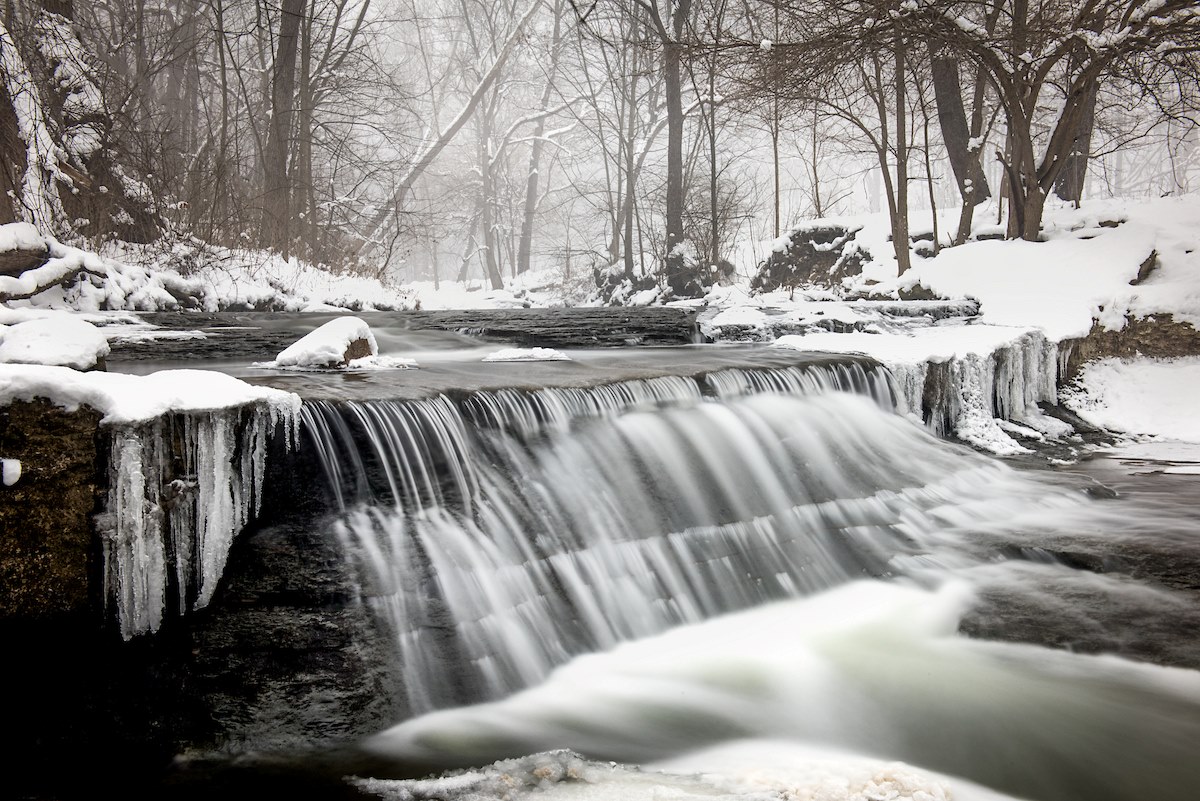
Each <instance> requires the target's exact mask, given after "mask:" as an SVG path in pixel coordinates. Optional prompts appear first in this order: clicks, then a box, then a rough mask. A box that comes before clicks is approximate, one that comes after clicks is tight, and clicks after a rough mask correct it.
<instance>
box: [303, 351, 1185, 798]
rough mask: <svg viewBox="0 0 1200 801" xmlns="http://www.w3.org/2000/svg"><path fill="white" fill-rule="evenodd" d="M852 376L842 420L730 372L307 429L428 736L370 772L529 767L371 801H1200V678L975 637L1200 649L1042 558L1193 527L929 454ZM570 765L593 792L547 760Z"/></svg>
mask: <svg viewBox="0 0 1200 801" xmlns="http://www.w3.org/2000/svg"><path fill="white" fill-rule="evenodd" d="M1014 359H1016V361H1013V362H1012V363H1011V364H1009V363H1007V362H1006V363H1004V364H999V363H997V364H993V365H991V366H990V367H988V370H987V373H988V375H987V376H986V378H987V381H988V382H990V383H989V386H988V387H987V394H988V397H990V398H991V400H990V401H989V402H990V403H993V404H1000V405H999V406H994V408H1002V409H1006V410H1009V411H1010V412H1011V411H1012V410H1014V409H1016V408H1017V404H1025V408H1026V409H1027V410H1028V409H1030V408H1036V407H1035V406H1032V405H1031V404H1032V403H1033V400H1035V399H1036V397H1037V392H1038V391H1040V390H1031V389H1030V385H1029V382H1028V381H1027V379H1028V378H1029V376H1028V375H1027V373H1028V372H1029V371H1030V370H1031V369H1032V368H1030V366H1029V364H1028V363H1027V362H1026V361H1025V358H1024V356H1022V357H1021V358H1020V359H1017V356H1016V355H1014ZM1005 365H1007V366H1005ZM1018 368H1019V369H1018ZM847 369H848V370H850V372H847V373H846V374H845V375H846V376H850V378H843V379H838V381H837V382H835V383H834V384H833V386H834V387H835V389H834V390H833V391H831V390H830V388H829V387H830V386H831V385H830V384H827V383H825V379H824V378H818V379H816V380H813V379H812V377H811V376H805V375H790V374H789V373H788V371H776V372H775V373H771V372H768V371H762V372H760V373H754V374H749V373H746V374H740V371H724V372H723V373H722V374H720V375H719V376H718V377H717V378H714V377H712V376H709V377H708V378H707V379H706V380H705V382H704V383H703V385H699V384H696V383H694V382H692V383H689V381H688V380H680V381H674V380H672V381H670V382H661V383H654V382H648V383H647V384H645V385H641V384H639V385H636V386H627V387H624V388H621V389H615V390H614V389H605V390H603V391H601V392H593V391H591V390H569V391H562V392H561V393H560V391H558V390H542V391H540V392H535V393H524V392H505V393H475V394H472V395H470V396H467V397H466V398H464V399H462V400H458V401H453V400H451V399H449V398H445V397H443V398H439V399H437V400H435V401H431V402H422V403H395V404H381V403H376V404H363V405H361V406H359V407H355V408H352V409H350V410H349V411H348V413H347V414H346V415H341V414H338V410H337V409H336V408H335V407H332V406H316V405H313V406H311V407H306V408H305V422H306V425H307V426H308V427H309V429H310V431H312V432H314V434H315V435H316V436H317V439H318V440H319V441H320V443H321V444H320V453H321V454H322V458H323V459H324V460H325V464H326V470H327V472H328V475H329V477H330V480H331V483H332V485H333V486H334V487H335V488H336V493H337V496H336V497H337V499H338V500H339V503H340V504H341V505H342V507H343V509H344V512H343V514H342V515H341V516H340V519H339V521H338V525H337V530H338V532H339V534H340V536H341V537H342V538H343V542H344V543H345V544H346V546H347V549H348V552H349V553H350V554H351V556H352V557H353V558H354V560H355V562H354V564H355V565H356V566H357V568H358V569H359V571H360V576H361V579H362V593H363V597H364V600H365V601H366V602H368V603H370V604H371V605H372V606H374V607H375V608H376V609H377V610H378V611H379V612H380V615H381V617H382V618H383V619H384V620H385V621H386V626H385V627H386V628H387V630H388V631H389V633H390V636H392V637H393V638H394V640H395V642H396V647H397V654H398V658H399V659H400V663H401V665H402V667H403V670H404V681H405V686H404V687H403V690H404V692H405V693H407V697H408V700H409V704H410V708H411V710H412V711H414V712H420V711H423V710H439V711H430V712H428V714H424V715H421V716H419V717H416V718H413V719H411V720H409V721H407V722H405V723H402V724H400V725H398V726H397V727H395V728H393V729H391V730H389V731H387V732H384V733H382V734H380V735H378V736H377V737H375V738H372V739H371V740H370V741H369V742H368V743H367V746H366V747H367V748H368V750H369V751H370V752H371V753H372V754H374V755H375V756H377V757H380V758H383V759H385V760H387V761H391V762H393V763H394V764H396V765H400V766H404V765H413V766H421V768H420V769H421V770H422V771H424V770H428V769H430V768H439V767H440V768H463V767H466V766H486V765H488V763H492V762H494V761H495V760H515V761H503V762H499V763H497V764H495V765H492V766H490V767H484V768H474V769H472V770H470V771H468V772H466V773H461V774H455V775H450V776H447V777H444V778H441V779H429V780H420V781H411V780H410V781H401V782H395V781H387V780H376V779H369V778H364V779H363V780H362V781H361V782H360V783H359V784H358V786H359V789H361V790H363V791H365V792H367V793H370V794H374V795H377V796H379V797H382V798H398V799H401V798H402V799H413V798H440V799H457V798H461V799H488V798H497V799H499V798H523V797H526V796H534V795H536V796H538V797H542V796H547V797H550V798H558V799H565V800H566V801H583V800H584V799H605V801H610V800H614V799H656V801H659V800H661V799H668V798H683V799H687V798H723V799H731V801H732V800H733V799H737V800H738V801H764V800H765V799H813V800H814V801H816V800H817V799H820V800H821V801H842V799H854V800H855V801H868V799H884V798H888V799H912V800H913V801H932V800H933V799H949V798H955V799H980V801H983V800H985V799H986V800H987V801H994V799H999V798H1008V797H1014V798H1028V799H1038V801H1076V800H1077V801H1132V800H1133V799H1139V800H1140V799H1145V798H1153V799H1155V801H1175V800H1176V799H1179V801H1182V800H1183V799H1190V798H1193V797H1195V795H1196V791H1197V788H1198V787H1200V761H1197V760H1195V759H1194V743H1196V742H1200V674H1198V673H1196V672H1195V671H1190V670H1180V669H1171V668H1165V667H1158V666H1154V665H1150V664H1142V663H1136V662H1133V661H1129V660H1126V659H1121V658H1118V657H1115V656H1087V655H1082V654H1074V653H1070V652H1068V651H1065V650H1051V649H1048V648H1045V647H1040V646H1034V645H1021V644H1013V643H1003V642H986V641H981V640H972V639H968V638H966V637H964V636H962V635H961V634H959V633H958V632H959V628H960V625H961V624H963V621H964V618H966V619H968V620H969V619H972V616H974V619H975V620H978V619H979V618H980V617H982V618H983V619H985V620H986V619H987V616H988V615H989V614H993V611H992V610H993V609H994V608H995V607H994V606H993V604H995V602H996V596H997V594H999V595H1000V596H1001V599H1002V600H1007V601H1014V600H1015V601H1019V602H1020V603H1025V604H1027V605H1026V606H1024V607H1022V606H1020V604H1018V605H1017V607H1015V608H1018V609H1025V610H1029V609H1032V610H1033V612H1031V613H1030V614H1034V615H1036V614H1046V615H1048V616H1052V618H1053V619H1047V620H1046V621H1044V622H1045V624H1046V625H1047V626H1052V625H1053V624H1056V623H1062V624H1063V630H1066V631H1067V632H1068V633H1070V634H1082V633H1087V632H1089V631H1092V630H1095V631H1099V632H1102V633H1103V632H1105V629H1106V627H1107V626H1109V624H1110V623H1112V622H1113V621H1120V622H1122V624H1123V625H1136V620H1137V619H1138V616H1139V615H1142V616H1145V615H1155V614H1158V613H1160V612H1161V613H1162V614H1165V615H1183V614H1185V613H1186V609H1187V608H1188V605H1189V603H1190V601H1189V599H1190V598H1191V596H1188V595H1185V594H1179V593H1174V592H1171V591H1168V590H1165V589H1162V588H1158V587H1154V586H1151V585H1149V584H1145V583H1137V582H1133V581H1132V580H1130V579H1128V578H1122V577H1120V576H1110V575H1105V574H1100V573H1090V572H1084V571H1081V570H1078V569H1076V568H1072V567H1069V566H1068V565H1067V564H1063V563H1062V562H1060V561H1058V560H1057V559H1056V558H1055V556H1054V555H1053V553H1054V551H1053V549H1054V548H1060V549H1066V551H1068V552H1069V551H1070V550H1071V549H1083V552H1084V553H1093V552H1095V551H1094V549H1095V547H1096V546H1095V543H1096V541H1098V540H1105V541H1107V542H1109V543H1110V544H1120V543H1122V542H1125V541H1130V542H1132V541H1135V540H1141V539H1144V538H1145V539H1148V540H1151V541H1158V542H1161V543H1167V542H1169V539H1164V537H1165V536H1167V535H1166V532H1167V531H1168V530H1170V531H1173V532H1176V533H1178V532H1184V533H1185V534H1186V533H1188V532H1191V533H1193V534H1194V529H1195V527H1194V525H1193V524H1190V523H1189V524H1187V525H1183V526H1182V528H1181V527H1180V519H1179V518H1178V517H1177V516H1174V513H1169V514H1168V513H1164V514H1163V515H1162V516H1160V515H1159V512H1155V511H1152V510H1149V509H1148V508H1139V507H1135V506H1130V505H1128V504H1121V503H1115V502H1114V503H1111V504H1108V505H1106V504H1105V503H1101V502H1097V501H1094V500H1092V499H1091V498H1090V497H1089V496H1088V495H1087V494H1086V493H1085V492H1084V491H1083V490H1084V489H1085V488H1086V485H1084V484H1081V483H1079V482H1078V481H1076V480H1073V479H1068V478H1065V477H1057V476H1055V475H1053V474H1051V473H1047V472H1032V471H1018V470H1014V469H1011V468H1010V467H1008V466H1006V465H1005V464H1003V463H1000V462H998V461H996V460H994V459H991V458H988V457H984V456H981V455H980V454H978V453H976V452H974V451H970V450H967V449H965V448H962V447H959V446H955V445H952V444H949V443H946V442H944V441H941V440H939V439H937V438H935V437H933V436H932V435H931V434H930V433H929V431H928V430H927V429H925V428H924V427H922V426H919V425H915V424H914V423H913V421H912V420H911V418H910V417H904V416H901V415H897V414H894V413H889V411H888V410H889V409H890V405H889V401H890V400H891V398H890V397H889V393H887V392H882V391H879V387H880V386H886V385H880V384H877V383H875V382H873V381H872V380H869V377H868V379H867V380H859V379H857V378H854V377H853V375H852V373H853V370H852V369H850V368H847ZM834 374H836V371H831V372H830V373H829V374H828V375H834ZM956 386H957V385H956ZM846 389H853V390H855V391H857V392H858V393H859V394H848V393H847V392H845V391H843V390H846ZM1031 392H1032V393H1033V394H1030V393H1031ZM980 397H981V398H982V395H981V396H980ZM997 397H1000V398H1001V400H997ZM980 402H981V403H982V400H980ZM1005 404H1008V405H1005ZM901 408H904V407H903V406H901ZM1126 515H1128V516H1129V517H1128V519H1126V517H1125V516H1126ZM1189 526H1190V527H1189ZM1176 533H1172V534H1170V536H1172V537H1173V536H1176ZM1188 536H1191V534H1188ZM1073 537H1074V538H1078V539H1077V540H1076V539H1073ZM1156 538H1157V540H1156ZM1086 543H1091V544H1090V545H1089V544H1086ZM1193 546H1194V543H1193ZM1088 548H1093V551H1088ZM1099 552H1100V553H1104V552H1105V551H1104V549H1103V548H1101V549H1100V551H1099ZM1006 593H1007V595H1006ZM1000 606H1001V607H1003V603H1002V604H1001V605H1000ZM1179 619H1183V618H1182V617H1180V618H1179ZM1131 620H1132V621H1135V622H1134V623H1132V624H1131V623H1130V622H1129V621H1131ZM1126 631H1128V630H1126ZM1109 633H1110V634H1111V637H1112V638H1115V639H1114V640H1113V641H1117V640H1119V638H1120V637H1121V636H1123V634H1122V632H1121V631H1120V630H1117V629H1114V630H1112V631H1111V632H1109ZM1068 641H1071V640H1070V639H1069V638H1068ZM480 700H483V701H486V703H479V704H477V705H475V706H462V707H458V708H447V707H452V706H453V705H454V704H463V703H467V702H474V701H480ZM439 708H440V709H439ZM563 748H568V749H573V750H574V751H577V752H579V753H580V754H584V755H586V757H587V758H583V757H579V756H576V755H572V754H554V755H549V756H547V755H544V754H540V752H545V751H548V750H552V749H563ZM528 754H540V755H537V756H532V757H525V756H523V755H528ZM594 760H619V761H621V762H624V763H633V764H636V765H641V766H642V767H641V768H636V767H629V766H627V765H617V764H613V765H608V764H607V763H605V762H603V761H600V762H597V761H594ZM400 769H401V770H405V768H400ZM660 771H667V772H668V773H662V772H660Z"/></svg>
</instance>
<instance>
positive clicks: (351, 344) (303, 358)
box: [275, 317, 379, 369]
mask: <svg viewBox="0 0 1200 801" xmlns="http://www.w3.org/2000/svg"><path fill="white" fill-rule="evenodd" d="M378 353H379V346H378V344H376V342H375V335H374V334H373V333H371V328H370V326H368V325H367V324H366V323H365V322H363V321H362V320H361V319H359V318H358V317H338V318H336V319H334V320H330V321H329V322H327V323H325V324H324V325H322V326H320V327H319V328H317V329H316V330H315V331H311V332H309V333H308V334H305V335H304V336H303V337H301V338H300V339H298V340H296V341H295V342H293V343H292V344H291V345H289V346H288V347H287V348H284V350H283V351H281V352H280V354H279V355H278V356H276V357H275V366H276V367H300V368H314V369H319V368H330V367H346V366H348V365H349V364H350V362H352V361H354V360H355V359H362V358H364V357H367V356H376V355H378Z"/></svg>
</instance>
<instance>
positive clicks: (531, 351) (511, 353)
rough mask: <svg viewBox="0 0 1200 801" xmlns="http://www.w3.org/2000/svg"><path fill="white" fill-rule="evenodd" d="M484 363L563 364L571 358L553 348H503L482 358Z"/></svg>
mask: <svg viewBox="0 0 1200 801" xmlns="http://www.w3.org/2000/svg"><path fill="white" fill-rule="evenodd" d="M483 360H484V361H485V362H564V361H570V360H571V357H570V356H568V355H567V354H565V353H563V352H562V351H561V350H555V349H554V348H504V349H503V350H498V351H495V352H494V353H489V354H488V355H487V356H484V357H483Z"/></svg>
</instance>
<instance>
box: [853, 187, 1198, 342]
mask: <svg viewBox="0 0 1200 801" xmlns="http://www.w3.org/2000/svg"><path fill="white" fill-rule="evenodd" d="M848 219H853V218H848ZM859 219H861V221H862V224H863V225H864V231H863V233H861V234H860V235H859V238H860V239H867V240H869V241H870V243H871V244H870V248H869V249H870V251H871V254H872V255H873V257H874V260H873V261H872V262H871V263H869V264H867V265H866V266H865V267H864V270H863V275H862V276H861V277H859V278H858V279H855V280H853V281H851V282H850V283H849V285H848V288H849V289H854V290H858V291H871V292H875V293H888V292H897V291H901V290H908V289H912V288H914V287H916V286H917V285H918V284H919V285H921V286H923V287H925V288H927V289H929V290H932V291H933V292H935V293H937V294H939V295H941V296H943V297H949V298H961V297H972V298H975V299H976V300H978V301H979V302H980V312H981V314H982V320H983V321H984V322H987V323H991V324H994V325H1013V326H1026V327H1031V328H1038V329H1040V330H1041V331H1043V332H1044V333H1045V334H1046V336H1047V337H1048V338H1049V339H1051V340H1053V341H1059V340H1062V339H1065V338H1071V337H1080V336H1084V335H1085V334H1087V332H1088V331H1089V330H1090V329H1091V327H1092V321H1093V320H1098V321H1099V322H1100V324H1101V325H1102V327H1104V328H1105V329H1108V330H1119V329H1120V328H1122V327H1123V326H1124V324H1125V318H1126V316H1127V315H1128V316H1133V317H1145V316H1147V315H1150V314H1163V313H1168V314H1172V315H1174V316H1175V319H1176V320H1180V321H1186V322H1191V323H1192V324H1193V325H1196V326H1198V327H1200V195H1186V196H1182V197H1171V198H1159V199H1151V200H1144V199H1141V200H1116V199H1113V200H1089V201H1087V202H1085V203H1084V205H1083V207H1082V208H1081V209H1074V208H1071V207H1068V206H1065V205H1058V206H1056V205H1054V204H1053V203H1052V204H1051V205H1050V207H1049V208H1048V209H1047V212H1046V218H1045V220H1044V229H1043V235H1042V238H1043V239H1044V240H1045V241H1042V242H1024V241H991V240H989V241H976V242H968V243H967V244H964V245H961V246H958V247H953V248H944V249H942V250H941V251H940V252H939V253H938V255H937V256H934V257H930V258H916V259H914V263H913V267H912V269H911V270H909V271H908V272H907V273H905V275H904V276H902V277H900V278H897V277H896V265H895V258H894V257H893V256H891V255H890V253H889V251H890V247H889V248H886V249H881V248H879V247H878V246H877V244H876V240H879V239H880V238H881V235H882V234H883V233H884V232H885V231H886V217H885V216H871V215H868V216H864V217H862V218H859ZM944 222H948V220H947V221H944ZM943 229H944V230H945V226H943ZM983 230H984V229H982V228H980V229H977V233H979V232H981V231H983ZM1148 261H1152V262H1153V263H1154V264H1155V269H1154V270H1153V272H1151V274H1150V276H1149V278H1148V279H1147V280H1145V281H1143V282H1141V283H1138V284H1136V285H1134V284H1131V282H1132V281H1135V280H1136V279H1137V278H1138V273H1139V270H1140V269H1141V268H1142V265H1143V264H1145V263H1147V262H1148Z"/></svg>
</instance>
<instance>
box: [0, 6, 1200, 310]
mask: <svg viewBox="0 0 1200 801" xmlns="http://www.w3.org/2000/svg"><path fill="white" fill-rule="evenodd" d="M0 16H2V25H3V27H2V29H0V154H2V156H3V158H2V159H0V165H2V169H0V184H3V190H4V192H5V193H6V194H7V196H8V198H9V201H10V202H8V203H0V223H3V222H12V221H25V222H29V223H32V224H33V225H35V226H36V227H37V228H38V229H39V231H41V232H42V233H43V234H46V235H49V236H53V237H55V238H57V239H59V240H61V241H63V242H69V243H72V244H75V245H77V246H81V247H86V248H89V249H94V250H100V249H102V248H104V247H105V246H106V245H107V244H110V243H113V242H121V243H143V244H146V245H148V246H149V247H151V248H158V249H159V250H161V251H162V252H164V253H170V254H173V255H172V256H171V258H172V259H173V261H174V264H173V266H174V268H175V269H179V270H181V271H186V270H187V269H188V267H189V265H200V264H203V263H205V262H206V260H212V259H218V258H230V257H231V256H230V255H229V254H231V253H253V252H258V253H262V252H270V253H275V254H279V255H281V256H283V257H284V258H285V259H286V258H295V259H299V260H302V261H305V262H308V263H311V264H315V265H320V266H322V267H323V268H324V269H327V270H330V271H332V272H335V273H355V274H360V275H367V276H371V277H375V278H380V279H383V280H385V281H391V282H396V283H399V282H403V281H415V280H432V281H434V282H435V283H436V282H438V281H453V280H460V281H462V280H466V279H467V278H470V277H472V276H474V277H478V278H479V279H481V280H485V281H486V282H487V283H489V284H490V285H491V286H492V287H493V288H499V287H501V286H503V284H504V282H505V280H506V279H509V278H512V277H515V276H518V275H520V274H521V273H524V272H526V271H528V270H530V269H531V267H546V266H551V267H553V268H554V269H556V270H560V271H562V272H563V273H564V274H565V275H566V277H567V278H569V277H570V275H571V274H572V272H574V273H575V274H576V275H581V274H591V275H594V276H595V279H596V280H595V283H596V285H597V286H598V287H599V288H600V291H601V294H605V293H607V296H608V298H611V297H612V296H613V295H614V294H617V295H618V296H621V295H622V293H625V294H627V293H628V291H629V290H630V289H631V288H632V289H645V288H648V287H651V288H658V289H659V290H660V297H661V298H663V299H670V298H685V297H697V296H700V295H702V294H703V293H704V291H705V288H706V287H708V286H711V285H712V284H714V283H715V282H717V281H720V280H721V279H722V275H723V273H725V272H727V271H729V270H730V269H732V268H731V266H730V264H729V261H728V259H729V256H730V253H731V251H732V249H733V247H734V243H735V242H737V241H739V240H741V239H745V238H758V239H770V238H772V237H778V236H780V235H781V233H783V232H784V231H785V230H786V229H787V228H788V226H789V225H791V224H793V223H794V222H796V221H797V220H800V219H804V218H816V217H827V216H830V215H836V214H839V213H848V212H849V211H852V210H857V209H856V208H855V206H856V204H857V205H858V206H868V207H870V208H871V209H872V210H878V211H885V212H886V213H887V215H888V218H889V220H890V228H891V240H892V242H893V244H894V246H895V256H896V260H897V267H898V271H899V272H900V273H901V274H903V273H904V272H905V271H906V270H907V269H908V267H909V264H910V260H911V258H912V257H911V253H910V248H909V246H908V243H910V241H911V240H912V238H913V237H914V236H915V235H917V233H918V230H917V229H921V230H920V233H927V232H926V231H925V229H926V228H928V225H929V223H928V222H927V221H928V220H930V219H932V221H933V227H934V230H933V231H932V242H933V246H934V248H935V249H936V248H938V247H942V246H952V245H955V244H959V243H962V242H964V241H966V240H967V239H968V238H969V237H971V236H972V232H973V231H974V230H975V229H976V228H978V227H979V224H980V222H981V221H980V220H977V219H975V210H976V209H977V208H985V207H986V208H988V209H989V211H988V213H989V214H990V215H993V217H994V219H992V220H990V222H992V223H995V225H994V226H993V227H994V228H995V229H996V230H995V232H994V234H993V235H996V236H1003V237H1006V238H1011V239H1026V240H1036V239H1037V238H1038V237H1039V231H1040V228H1041V220H1042V215H1043V212H1044V209H1045V207H1046V204H1047V202H1048V199H1049V198H1058V199H1061V200H1065V201H1068V202H1074V203H1078V202H1079V201H1080V200H1081V199H1082V198H1083V196H1084V194H1085V192H1094V193H1103V194H1107V195H1114V194H1117V195H1140V196H1162V195H1169V194H1175V193H1185V192H1188V191H1190V190H1192V189H1194V188H1195V187H1193V186H1190V185H1189V182H1191V181H1194V180H1195V179H1196V175H1195V170H1196V167H1197V157H1198V156H1200V152H1198V149H1197V132H1196V121H1197V104H1198V103H1200V87H1198V85H1197V77H1198V76H1200V56H1198V50H1200V7H1198V6H1197V5H1196V4H1195V3H1194V2H1191V1H1190V0H1083V2H1080V1H1079V0H1043V1H1042V2H1037V0H1034V1H1033V2H1031V1H1030V0H902V1H901V2H896V1H895V0H673V2H667V0H96V2H74V1H73V0H8V1H7V2H5V3H4V4H3V13H2V15H0ZM985 204H987V205H986V206H985ZM939 208H940V209H949V208H958V209H961V213H960V215H959V222H958V224H957V226H956V227H955V229H954V230H951V231H939V230H937V219H938V217H937V215H936V214H931V213H930V212H931V211H936V210H937V209H939ZM918 218H919V221H920V222H919V223H918V222H914V220H917V219H918ZM622 287H623V289H622ZM41 289H42V288H41V287H39V289H38V291H40V290H41ZM602 299H603V298H602Z"/></svg>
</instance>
